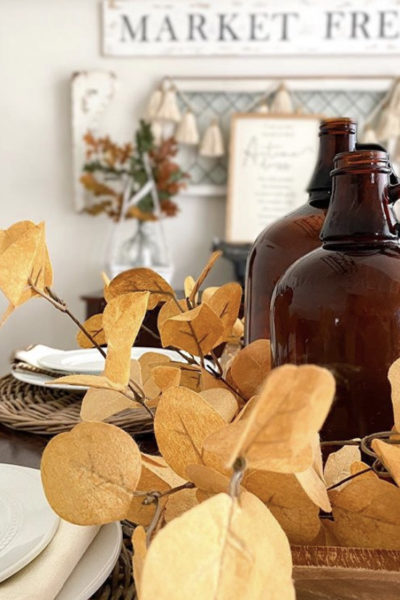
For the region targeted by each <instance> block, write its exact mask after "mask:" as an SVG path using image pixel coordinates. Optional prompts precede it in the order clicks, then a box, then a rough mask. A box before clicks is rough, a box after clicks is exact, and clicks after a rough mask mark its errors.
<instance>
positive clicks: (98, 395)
mask: <svg viewBox="0 0 400 600" xmlns="http://www.w3.org/2000/svg"><path fill="white" fill-rule="evenodd" d="M135 408H136V409H137V408H140V404H139V403H138V402H134V401H133V400H130V399H129V398H127V397H126V396H124V395H123V394H121V393H120V392H115V391H114V390H104V389H96V388H91V389H89V390H88V391H87V392H86V394H85V395H84V397H83V400H82V405H81V419H82V421H104V420H105V419H108V417H111V416H112V415H116V414H117V413H119V412H121V411H123V410H127V409H135Z"/></svg>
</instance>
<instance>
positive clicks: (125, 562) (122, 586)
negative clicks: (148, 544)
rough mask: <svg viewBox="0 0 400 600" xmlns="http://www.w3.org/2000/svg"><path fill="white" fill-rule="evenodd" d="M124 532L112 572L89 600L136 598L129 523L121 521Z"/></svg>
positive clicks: (130, 599) (130, 526) (129, 599)
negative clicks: (119, 551)
mask: <svg viewBox="0 0 400 600" xmlns="http://www.w3.org/2000/svg"><path fill="white" fill-rule="evenodd" d="M122 531H123V533H124V537H123V544H122V548H121V554H120V556H119V560H118V562H117V564H116V565H115V567H114V570H113V572H112V573H111V575H110V577H109V578H108V579H107V581H106V582H105V583H104V585H102V587H101V588H100V589H99V590H98V591H97V592H96V593H95V595H94V596H92V598H91V600H133V598H136V592H135V585H134V583H133V577H132V542H131V539H132V533H133V527H132V525H131V524H130V523H127V522H126V521H124V522H123V523H122Z"/></svg>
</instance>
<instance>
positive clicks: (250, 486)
mask: <svg viewBox="0 0 400 600" xmlns="http://www.w3.org/2000/svg"><path fill="white" fill-rule="evenodd" d="M242 485H243V487H244V488H246V489H247V490H248V491H249V492H251V493H252V494H254V495H255V496H257V497H258V498H260V500H262V501H263V502H264V503H265V504H266V505H267V506H268V508H269V510H270V511H271V512H272V514H273V515H274V517H275V519H276V520H277V521H278V523H279V524H280V526H281V527H282V529H283V530H284V531H285V533H286V535H287V536H288V538H289V541H290V543H292V544H309V543H310V542H311V541H312V540H313V539H314V538H315V537H316V536H317V535H318V532H319V530H320V520H319V516H318V515H319V509H318V506H316V505H315V504H314V503H313V502H312V500H310V498H309V497H308V496H307V494H306V493H305V492H304V490H303V488H302V487H301V485H300V484H299V482H298V480H297V479H296V477H295V476H294V475H292V474H291V473H272V472H269V471H257V470H253V469H252V470H249V471H247V472H246V473H245V475H244V478H243V483H242Z"/></svg>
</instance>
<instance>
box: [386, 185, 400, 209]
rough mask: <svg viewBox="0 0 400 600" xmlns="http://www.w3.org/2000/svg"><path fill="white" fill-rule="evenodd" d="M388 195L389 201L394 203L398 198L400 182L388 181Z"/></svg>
mask: <svg viewBox="0 0 400 600" xmlns="http://www.w3.org/2000/svg"><path fill="white" fill-rule="evenodd" d="M388 196H389V202H390V203H391V204H394V203H395V202H397V201H398V200H400V182H399V183H390V184H389V185H388Z"/></svg>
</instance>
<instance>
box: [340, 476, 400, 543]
mask: <svg viewBox="0 0 400 600" xmlns="http://www.w3.org/2000/svg"><path fill="white" fill-rule="evenodd" d="M329 496H330V499H331V503H332V508H333V517H334V522H333V523H331V524H330V526H329V529H330V531H331V532H332V534H333V535H334V536H335V538H336V539H337V540H338V543H339V545H341V546H352V547H359V548H380V549H383V550H400V489H399V488H398V487H397V486H395V485H393V484H391V483H389V482H387V481H383V480H382V479H379V477H376V476H375V477H369V476H368V477H366V476H365V475H360V476H358V477H355V478H354V479H352V480H351V481H350V482H349V484H348V485H346V487H344V488H343V489H341V490H340V491H336V490H332V491H331V492H329Z"/></svg>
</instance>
